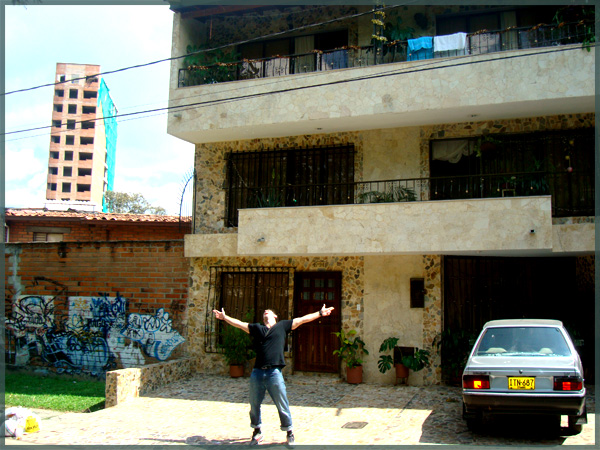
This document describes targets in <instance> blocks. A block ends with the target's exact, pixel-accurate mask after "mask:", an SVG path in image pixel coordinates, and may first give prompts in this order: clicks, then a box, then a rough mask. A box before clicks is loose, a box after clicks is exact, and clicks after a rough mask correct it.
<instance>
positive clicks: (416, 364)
mask: <svg viewBox="0 0 600 450" xmlns="http://www.w3.org/2000/svg"><path fill="white" fill-rule="evenodd" d="M402 364H404V365H405V366H406V367H408V369H409V370H412V371H413V372H418V371H419V370H422V369H423V368H424V367H425V366H427V365H428V364H429V352H428V351H427V350H423V349H419V348H415V351H414V353H413V354H412V355H404V356H403V357H402Z"/></svg>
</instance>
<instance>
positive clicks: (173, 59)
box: [0, 0, 418, 96]
mask: <svg viewBox="0 0 600 450" xmlns="http://www.w3.org/2000/svg"><path fill="white" fill-rule="evenodd" d="M417 1H418V0H410V1H407V2H406V3H404V4H402V5H392V6H386V7H384V8H382V9H380V11H385V10H389V9H393V8H399V7H401V6H405V5H408V4H410V3H415V2H417ZM372 13H373V11H372V10H369V11H365V12H362V13H356V14H351V15H349V16H344V17H338V18H334V19H330V20H326V21H324V22H319V23H314V24H310V25H304V26H302V27H297V28H293V29H291V30H285V31H279V32H275V33H271V34H267V35H263V36H258V37H255V38H251V39H246V40H245V41H238V42H233V43H230V44H224V45H221V46H218V47H213V48H207V49H201V50H198V51H195V52H191V53H187V54H185V55H180V56H173V57H170V58H164V59H159V60H157V61H151V62H148V63H143V64H136V65H134V66H128V67H122V68H120V69H115V70H109V71H106V72H100V73H97V74H94V75H87V76H85V77H80V78H73V79H71V80H69V81H58V82H55V83H47V84H41V85H39V86H32V87H28V88H23V89H16V90H14V91H9V92H4V93H0V95H4V96H6V95H10V94H17V93H21V92H28V91H33V90H36V89H41V88H44V87H50V86H58V85H60V84H65V83H70V82H73V81H79V80H87V79H89V78H93V77H97V76H104V75H112V74H115V73H120V72H124V71H127V70H132V69H140V68H142V67H149V66H153V65H155V64H160V63H163V62H169V61H175V60H178V59H182V58H187V57H188V56H194V55H199V54H201V53H207V52H212V51H215V50H223V49H225V48H228V47H233V46H236V45H244V44H249V43H252V42H256V41H261V40H264V39H270V38H274V37H279V36H282V35H286V34H290V33H293V32H298V31H305V30H308V29H310V28H314V27H320V26H323V25H329V24H331V23H335V22H340V21H343V20H348V19H354V18H356V17H361V16H364V15H367V14H372Z"/></svg>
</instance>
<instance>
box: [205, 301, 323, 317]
mask: <svg viewBox="0 0 600 450" xmlns="http://www.w3.org/2000/svg"><path fill="white" fill-rule="evenodd" d="M323 306H325V305H323ZM213 312H214V313H215V317H216V318H217V319H219V320H225V310H224V309H223V308H221V311H218V310H216V309H213Z"/></svg>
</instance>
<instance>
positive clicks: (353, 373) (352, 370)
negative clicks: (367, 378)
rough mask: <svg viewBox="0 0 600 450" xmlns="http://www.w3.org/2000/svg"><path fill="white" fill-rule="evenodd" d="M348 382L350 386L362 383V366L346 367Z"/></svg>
mask: <svg viewBox="0 0 600 450" xmlns="http://www.w3.org/2000/svg"><path fill="white" fill-rule="evenodd" d="M346 381H348V383H349V384H360V383H362V366H356V367H346Z"/></svg>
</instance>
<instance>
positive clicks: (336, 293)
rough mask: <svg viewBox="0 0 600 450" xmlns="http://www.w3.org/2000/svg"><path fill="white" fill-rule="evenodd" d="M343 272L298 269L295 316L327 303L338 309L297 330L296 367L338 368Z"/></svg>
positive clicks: (328, 369) (330, 370)
mask: <svg viewBox="0 0 600 450" xmlns="http://www.w3.org/2000/svg"><path fill="white" fill-rule="evenodd" d="M341 295H342V274H341V273H340V272H296V275H295V277H294V317H302V316H304V315H306V314H310V313H314V312H315V311H318V310H320V309H321V308H322V307H323V304H325V305H327V307H330V306H333V307H334V308H335V309H334V310H333V312H332V314H331V315H330V316H328V317H323V318H321V319H318V320H315V321H313V322H310V323H307V324H304V325H302V326H301V327H299V328H297V329H296V330H295V331H294V370H297V371H303V372H331V373H336V372H338V365H339V363H338V359H337V357H335V356H334V355H333V351H334V350H335V349H336V348H338V347H339V345H338V343H337V337H336V336H335V335H334V334H333V333H334V332H336V331H339V330H340V324H341V311H340V307H341Z"/></svg>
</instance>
